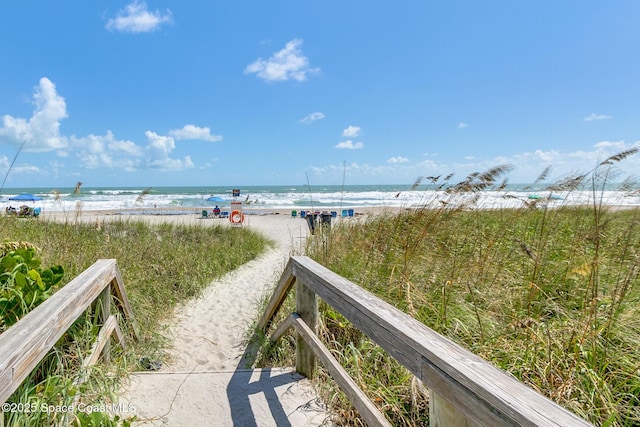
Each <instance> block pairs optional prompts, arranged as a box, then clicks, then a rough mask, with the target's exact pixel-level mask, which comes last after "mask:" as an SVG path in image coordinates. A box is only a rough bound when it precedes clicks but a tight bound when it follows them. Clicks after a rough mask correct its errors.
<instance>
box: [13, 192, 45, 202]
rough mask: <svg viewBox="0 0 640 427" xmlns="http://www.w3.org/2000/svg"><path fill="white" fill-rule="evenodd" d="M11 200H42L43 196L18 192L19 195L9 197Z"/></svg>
mask: <svg viewBox="0 0 640 427" xmlns="http://www.w3.org/2000/svg"><path fill="white" fill-rule="evenodd" d="M9 200H19V201H23V202H35V201H38V200H42V197H38V196H35V195H33V194H27V193H23V194H18V195H17V196H13V197H9Z"/></svg>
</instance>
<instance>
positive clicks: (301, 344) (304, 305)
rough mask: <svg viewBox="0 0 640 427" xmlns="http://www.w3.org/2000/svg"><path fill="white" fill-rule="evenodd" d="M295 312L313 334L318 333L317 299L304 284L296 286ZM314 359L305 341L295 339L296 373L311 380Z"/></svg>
mask: <svg viewBox="0 0 640 427" xmlns="http://www.w3.org/2000/svg"><path fill="white" fill-rule="evenodd" d="M296 311H297V312H298V315H299V316H300V318H301V319H302V320H303V321H304V322H305V323H306V324H307V326H308V327H309V329H310V330H311V331H313V333H314V334H316V333H317V331H318V297H317V296H316V294H314V293H313V292H312V291H311V290H310V289H309V288H308V287H307V286H305V285H304V283H302V282H300V281H298V283H297V285H296ZM315 370H316V357H315V355H314V353H313V351H312V349H311V348H309V345H308V344H307V341H306V340H305V339H303V337H302V336H300V334H298V336H297V337H296V372H298V373H299V374H302V375H304V376H305V377H307V378H313V377H314V376H315Z"/></svg>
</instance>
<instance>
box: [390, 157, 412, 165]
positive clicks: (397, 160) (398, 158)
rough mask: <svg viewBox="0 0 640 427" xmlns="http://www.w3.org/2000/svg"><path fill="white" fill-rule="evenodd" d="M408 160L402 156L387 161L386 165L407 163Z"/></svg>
mask: <svg viewBox="0 0 640 427" xmlns="http://www.w3.org/2000/svg"><path fill="white" fill-rule="evenodd" d="M408 161H409V159H407V158H406V157H402V156H396V157H391V158H389V159H387V163H407V162H408Z"/></svg>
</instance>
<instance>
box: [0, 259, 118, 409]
mask: <svg viewBox="0 0 640 427" xmlns="http://www.w3.org/2000/svg"><path fill="white" fill-rule="evenodd" d="M115 266H116V261H115V260H113V259H103V260H98V261H96V262H95V263H94V264H93V265H92V266H90V267H89V268H87V269H86V270H85V271H83V272H82V273H81V274H80V275H78V276H77V277H76V278H75V279H73V280H72V281H71V282H69V283H68V284H67V285H66V286H64V287H63V288H62V289H60V290H59V291H58V292H56V293H54V294H53V295H52V296H51V297H50V298H49V299H47V300H46V301H45V302H43V303H42V304H41V305H40V306H38V307H37V308H36V309H35V310H33V311H31V312H29V313H28V314H27V315H26V316H24V317H23V318H22V319H21V320H20V321H19V322H18V323H16V324H15V325H13V326H12V327H10V328H9V329H7V330H6V331H5V332H4V333H2V334H1V335H0V402H5V401H6V400H7V398H9V396H11V394H12V393H13V392H14V391H15V390H16V388H18V386H19V385H20V383H22V381H23V380H24V379H25V378H26V377H27V376H28V375H29V373H30V372H31V371H32V370H33V368H34V367H35V366H36V365H37V364H38V362H40V360H41V359H42V358H43V357H44V356H45V355H46V354H47V352H48V351H49V349H51V347H53V345H54V344H55V343H56V342H57V341H58V339H59V338H60V337H61V336H62V335H63V334H64V333H65V332H66V330H67V329H68V328H69V327H70V326H71V324H72V323H73V322H74V321H75V320H76V319H78V317H80V315H81V314H82V313H83V312H84V311H85V310H86V309H87V307H89V306H90V305H91V303H92V302H93V301H95V300H96V299H97V298H98V296H99V295H100V293H101V292H102V291H103V290H104V289H105V288H106V286H107V285H108V284H109V283H110V282H111V281H112V280H113V277H114V270H115Z"/></svg>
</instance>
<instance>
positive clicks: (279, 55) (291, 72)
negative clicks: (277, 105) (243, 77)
mask: <svg viewBox="0 0 640 427" xmlns="http://www.w3.org/2000/svg"><path fill="white" fill-rule="evenodd" d="M300 46H302V39H293V40H291V41H290V42H289V43H287V44H286V46H285V47H284V48H283V49H282V50H280V51H278V52H276V53H274V54H273V55H271V57H270V58H269V59H268V60H264V59H262V58H259V59H257V60H256V61H254V62H253V63H251V64H249V65H248V66H247V67H246V68H245V70H244V73H245V74H253V73H255V74H256V75H257V76H258V77H259V78H261V79H263V80H266V81H268V82H279V81H287V80H297V81H299V82H303V81H305V80H307V76H309V75H311V74H316V73H318V72H319V71H320V69H319V68H313V67H311V66H310V65H309V59H308V58H307V57H306V56H304V55H303V54H302V51H301V50H300Z"/></svg>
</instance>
